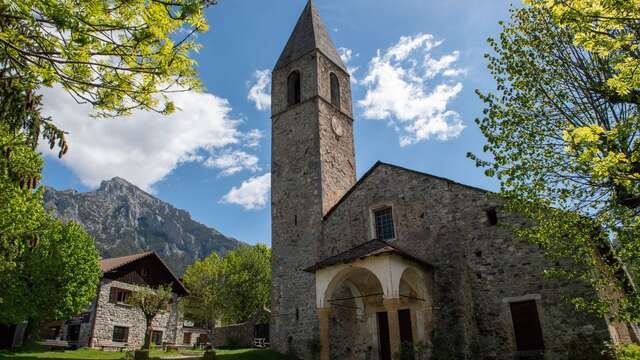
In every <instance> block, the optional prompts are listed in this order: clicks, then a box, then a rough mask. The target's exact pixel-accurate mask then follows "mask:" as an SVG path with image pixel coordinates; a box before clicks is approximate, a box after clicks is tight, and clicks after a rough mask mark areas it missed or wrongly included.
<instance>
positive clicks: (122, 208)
mask: <svg viewBox="0 0 640 360" xmlns="http://www.w3.org/2000/svg"><path fill="white" fill-rule="evenodd" d="M44 202H45V207H46V208H47V209H48V210H50V211H53V212H54V214H55V215H56V216H57V217H59V218H61V219H63V220H66V221H68V220H73V221H76V222H78V223H80V224H81V225H83V226H84V228H85V229H86V230H87V232H88V233H89V234H91V236H93V238H94V239H95V241H96V247H97V249H98V251H99V252H100V255H101V256H102V257H103V258H108V257H116V256H124V255H131V254H135V253H139V252H144V251H155V252H156V253H157V254H158V255H160V256H161V257H162V258H163V259H164V260H165V261H166V262H167V263H168V264H169V266H171V268H172V269H173V270H174V271H175V272H176V273H178V274H181V273H182V272H183V271H184V269H185V268H186V267H187V266H188V265H190V264H191V263H193V262H194V261H195V260H196V259H202V258H204V257H206V256H208V255H209V254H211V253H212V252H216V253H218V254H220V255H224V254H226V253H227V252H228V251H230V250H232V249H234V248H236V247H237V246H238V245H240V244H241V242H240V241H238V240H236V239H233V238H230V237H227V236H224V235H223V234H221V233H220V232H219V231H217V230H216V229H212V228H209V227H207V226H205V225H203V224H201V223H198V222H196V221H194V220H193V219H192V218H191V215H190V214H189V213H188V212H186V211H184V210H181V209H177V208H175V207H174V206H172V205H171V204H168V203H166V202H164V201H162V200H160V199H158V198H156V197H154V196H153V195H151V194H148V193H146V192H144V191H143V190H142V189H140V188H138V187H136V186H135V185H133V184H131V183H130V182H128V181H127V180H125V179H123V178H120V177H115V178H113V179H111V180H106V181H103V182H102V183H101V184H100V187H99V188H98V189H96V190H95V191H88V192H77V191H75V190H65V191H58V190H55V189H53V188H46V190H45V194H44Z"/></svg>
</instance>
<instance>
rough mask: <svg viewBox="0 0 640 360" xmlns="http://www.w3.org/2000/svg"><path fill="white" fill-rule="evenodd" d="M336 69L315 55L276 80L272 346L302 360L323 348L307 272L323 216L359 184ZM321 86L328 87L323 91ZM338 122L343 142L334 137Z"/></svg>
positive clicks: (347, 107) (345, 83)
mask: <svg viewBox="0 0 640 360" xmlns="http://www.w3.org/2000/svg"><path fill="white" fill-rule="evenodd" d="M332 66H334V67H332ZM294 70H297V71H299V72H300V75H301V92H302V93H301V99H302V101H301V103H300V104H296V105H292V106H287V97H286V95H287V78H288V76H289V74H290V73H291V72H292V71H294ZM338 70H339V69H337V68H335V65H332V64H331V63H330V62H329V63H327V61H326V59H325V58H324V55H322V54H320V53H319V52H317V51H314V52H311V53H309V54H307V55H305V56H302V57H301V58H300V59H297V60H295V61H294V62H292V63H291V64H289V65H287V66H285V67H282V68H279V69H277V70H276V71H274V73H273V85H272V167H271V180H272V189H271V201H272V254H273V255H272V294H271V296H272V305H271V306H272V321H271V344H272V347H273V348H274V349H275V350H277V351H280V352H285V353H293V354H295V355H298V356H300V357H303V358H309V357H310V356H311V354H310V348H313V342H317V338H318V317H317V313H316V307H315V296H314V294H315V280H314V276H313V274H309V273H306V272H304V271H302V269H304V268H305V267H307V266H309V264H313V263H314V262H315V261H316V260H318V259H319V258H318V256H317V255H316V246H317V244H318V242H319V236H320V233H321V228H320V226H321V222H322V215H323V212H324V211H326V210H328V209H329V208H330V207H331V206H332V205H333V204H334V203H335V202H336V201H338V199H340V198H341V197H342V195H343V194H344V193H345V192H346V191H347V190H348V189H349V188H350V187H351V185H352V184H353V183H354V182H355V160H354V155H353V154H354V150H353V137H352V136H353V135H352V128H351V119H350V114H351V100H350V99H349V100H346V97H347V95H349V94H350V90H349V80H348V77H347V76H346V75H345V73H344V72H340V71H338ZM330 71H335V72H336V74H337V75H338V76H339V78H340V82H341V89H342V90H341V91H343V92H344V96H343V101H342V104H341V110H339V109H336V108H334V107H333V106H332V105H330V101H328V100H327V99H325V98H324V97H325V96H327V94H328V93H327V86H328V85H329V80H328V79H329V72H330ZM321 79H326V86H323V87H320V86H319V85H318V84H319V82H320V81H321ZM321 82H322V83H323V84H324V83H325V81H324V80H322V81H321ZM334 116H335V117H337V121H338V122H339V123H340V125H341V126H342V128H343V134H344V135H343V136H342V137H341V138H336V135H335V134H333V130H331V121H332V118H333V117H334Z"/></svg>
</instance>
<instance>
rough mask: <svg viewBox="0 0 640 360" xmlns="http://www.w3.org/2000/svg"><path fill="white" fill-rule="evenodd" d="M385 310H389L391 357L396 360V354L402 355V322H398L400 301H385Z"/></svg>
mask: <svg viewBox="0 0 640 360" xmlns="http://www.w3.org/2000/svg"><path fill="white" fill-rule="evenodd" d="M383 304H384V308H385V310H387V318H388V319H389V344H390V347H391V356H392V357H394V358H395V354H399V353H400V345H401V344H400V322H399V321H398V309H399V308H400V305H401V304H400V299H384V301H383Z"/></svg>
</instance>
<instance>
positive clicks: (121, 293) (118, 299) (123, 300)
mask: <svg viewBox="0 0 640 360" xmlns="http://www.w3.org/2000/svg"><path fill="white" fill-rule="evenodd" d="M130 294H131V291H130V290H125V289H119V288H116V287H112V288H111V302H112V303H116V304H127V303H128V301H129V296H130Z"/></svg>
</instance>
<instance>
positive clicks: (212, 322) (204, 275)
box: [182, 253, 225, 343]
mask: <svg viewBox="0 0 640 360" xmlns="http://www.w3.org/2000/svg"><path fill="white" fill-rule="evenodd" d="M223 270H224V269H223V267H222V259H221V258H220V257H219V256H218V254H216V253H212V254H211V255H209V256H207V257H206V258H205V259H203V260H197V261H196V262H195V263H194V264H193V265H191V266H189V267H188V268H187V270H186V271H185V274H184V277H183V279H182V280H183V282H184V285H185V287H186V288H187V289H188V290H189V295H188V296H187V297H185V299H184V302H183V304H184V310H185V316H186V317H187V318H189V319H190V320H194V321H197V322H199V323H202V324H204V326H205V327H206V329H207V338H208V339H209V343H212V342H213V333H214V331H215V326H216V323H217V322H218V321H219V320H220V319H221V318H222V314H223V310H224V305H225V304H224V303H223V301H222V291H223V290H222V288H223V286H222V285H223V280H224V271H223Z"/></svg>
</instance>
